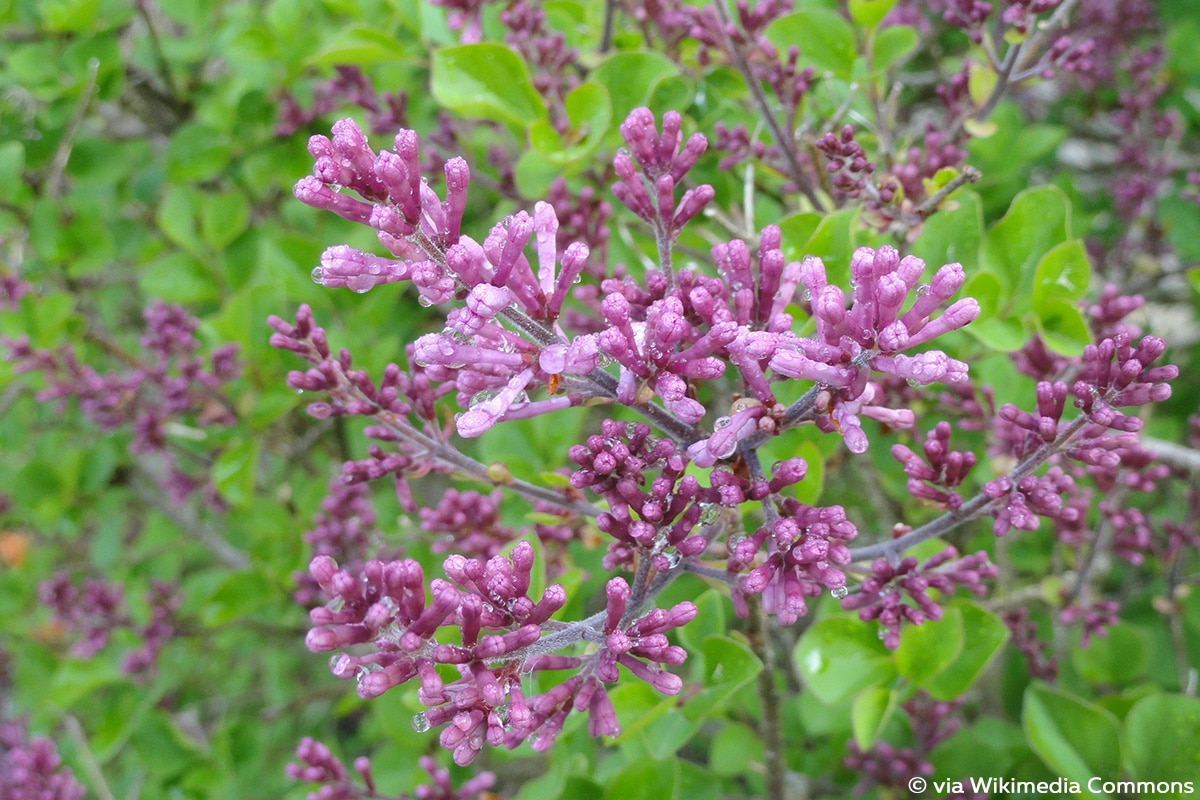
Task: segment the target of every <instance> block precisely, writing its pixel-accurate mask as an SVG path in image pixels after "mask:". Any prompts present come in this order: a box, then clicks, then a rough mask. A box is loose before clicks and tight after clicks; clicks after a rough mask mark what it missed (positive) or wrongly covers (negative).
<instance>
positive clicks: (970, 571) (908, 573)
mask: <svg viewBox="0 0 1200 800" xmlns="http://www.w3.org/2000/svg"><path fill="white" fill-rule="evenodd" d="M918 564H919V566H918ZM996 573H997V569H996V567H995V566H994V565H993V564H991V563H990V562H989V561H988V555H987V553H985V552H983V551H982V550H981V551H979V552H978V553H972V554H971V555H968V556H963V557H961V558H960V557H959V555H958V551H957V550H956V549H955V548H953V547H946V548H945V549H944V550H942V551H941V552H940V553H938V554H937V555H934V556H932V557H931V558H928V559H926V560H925V561H924V562H918V560H917V559H916V558H913V557H912V556H909V557H908V558H905V559H904V560H902V561H901V562H900V563H899V564H898V565H895V566H893V565H892V564H890V563H889V562H888V561H887V560H886V559H882V558H881V559H877V560H876V561H875V562H874V563H873V564H871V577H869V578H867V579H866V580H865V581H863V582H862V584H860V585H859V587H858V590H857V591H856V592H855V593H854V594H852V595H849V596H846V597H844V599H843V600H842V608H844V609H846V610H848V611H853V610H857V611H858V617H859V619H861V620H862V621H863V622H870V621H872V620H878V622H879V624H880V626H881V628H880V638H881V639H882V640H883V643H884V644H885V645H887V646H888V648H889V649H892V650H895V649H896V648H897V647H899V646H900V628H901V625H902V623H909V624H911V625H920V624H921V623H923V622H924V621H925V620H927V619H933V620H937V619H941V618H942V607H941V606H940V605H939V604H938V602H937V601H936V600H935V599H934V598H933V597H930V596H929V591H930V590H934V591H936V592H938V595H939V597H942V598H945V597H950V596H952V595H953V594H954V593H955V591H957V590H958V588H959V587H962V588H964V589H966V590H967V591H969V592H971V593H972V594H975V595H983V594H986V593H987V588H986V587H985V586H984V584H983V580H985V579H988V578H994V577H995V576H996ZM906 596H907V597H908V599H909V600H911V604H910V603H906V602H904V600H905V597H906Z"/></svg>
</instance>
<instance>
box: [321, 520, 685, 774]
mask: <svg viewBox="0 0 1200 800" xmlns="http://www.w3.org/2000/svg"><path fill="white" fill-rule="evenodd" d="M532 568H533V548H532V546H531V545H529V544H528V543H527V542H520V543H518V544H517V545H516V547H515V548H513V550H512V551H511V553H510V554H509V556H508V557H507V558H506V557H503V556H495V557H493V558H490V559H488V560H487V561H486V562H485V561H479V560H473V559H468V558H466V557H464V556H461V555H452V556H450V557H449V558H448V559H446V562H445V564H444V570H445V573H446V577H447V578H448V580H445V581H443V580H435V581H433V582H432V583H431V585H430V590H431V592H432V599H431V600H430V601H429V602H426V599H425V592H424V580H423V575H422V570H421V568H420V566H419V565H418V564H417V563H416V562H414V561H410V560H406V561H393V562H388V563H384V562H380V561H371V562H368V563H367V564H366V565H365V566H364V567H363V570H362V573H361V576H356V575H354V574H351V573H349V572H347V571H345V570H341V569H339V568H338V567H337V564H336V563H335V562H334V561H333V560H332V559H330V558H328V557H323V556H319V557H317V558H316V559H314V560H313V563H312V565H311V568H310V569H311V571H312V574H313V577H314V578H315V579H316V580H317V582H318V583H319V584H320V585H321V588H322V589H323V590H324V591H325V593H326V595H327V596H329V597H331V598H333V600H332V602H331V603H329V604H328V605H326V606H324V607H321V608H316V609H313V610H312V612H311V614H310V616H311V620H312V623H313V628H312V630H311V631H310V632H309V634H308V637H307V639H306V643H307V645H308V647H309V649H310V650H312V651H314V652H329V651H335V650H341V649H343V648H347V647H351V646H355V645H368V647H367V648H366V649H365V650H364V648H362V647H358V648H356V652H358V653H359V654H358V655H351V654H349V653H342V654H340V655H338V656H336V657H335V658H334V659H333V661H332V662H331V671H332V672H333V674H334V675H337V676H338V677H343V678H354V679H356V680H357V682H358V692H359V694H360V695H361V696H363V697H375V696H378V695H380V694H382V693H383V692H385V691H387V690H388V689H391V688H393V687H394V686H397V685H399V684H400V683H403V682H405V681H408V680H410V679H412V678H417V679H418V681H419V683H420V688H419V690H418V698H419V699H420V701H421V702H422V703H423V704H424V705H425V706H427V710H426V711H424V712H421V713H420V714H418V715H417V717H416V718H415V719H414V723H413V724H414V727H416V728H418V729H420V730H426V729H428V728H429V727H435V726H436V727H441V726H445V727H444V728H443V730H442V734H441V737H440V738H441V743H442V746H443V747H445V748H446V749H447V750H450V751H452V753H453V755H454V760H455V762H456V763H458V764H460V765H461V764H467V763H470V762H471V761H473V760H474V759H475V757H476V756H477V755H478V754H479V752H480V751H481V750H482V749H483V747H484V745H485V744H491V745H494V746H497V745H503V746H506V747H510V748H511V747H516V746H517V745H519V744H521V743H522V742H523V741H524V740H525V739H526V738H527V737H528V736H530V735H534V736H535V739H534V747H535V748H536V749H542V748H544V747H548V746H549V744H550V743H551V742H553V740H554V738H555V737H556V736H557V735H558V733H559V732H560V731H561V729H562V724H563V721H564V720H565V718H566V716H567V714H569V713H570V711H571V710H572V709H574V710H584V709H587V710H588V711H589V717H590V720H591V722H590V728H591V729H592V731H593V733H594V734H595V735H602V734H603V735H610V736H611V735H616V731H617V727H616V718H615V715H614V713H613V711H612V705H611V703H610V702H609V701H608V700H607V693H606V692H605V690H604V688H603V686H604V684H608V683H613V682H615V681H616V680H617V677H618V675H617V670H616V667H617V664H622V665H624V666H626V667H627V668H628V669H629V670H630V671H631V672H632V673H633V674H634V675H636V676H637V677H639V678H641V679H643V680H646V681H648V682H649V683H651V684H652V685H653V686H654V687H655V688H657V689H659V690H660V691H663V692H666V693H668V694H675V693H677V692H678V691H679V689H680V686H681V681H680V679H679V678H678V677H676V676H674V675H672V674H671V673H669V672H666V671H664V670H663V666H664V665H665V666H676V665H678V664H681V663H682V662H683V659H684V657H685V654H684V652H683V650H682V649H681V648H678V647H675V646H672V645H669V644H668V642H667V639H666V636H665V633H666V632H667V631H669V630H670V629H672V628H675V627H678V626H680V625H683V624H685V623H687V622H688V621H690V620H691V619H692V618H693V617H694V616H695V613H696V610H695V607H694V606H692V605H691V604H690V603H683V604H680V605H677V606H675V607H674V608H672V609H670V610H662V609H652V610H650V611H649V612H646V613H645V614H640V613H635V609H634V608H632V607H631V606H629V600H630V597H631V594H630V592H629V589H628V586H627V585H625V584H624V583H623V582H621V583H619V584H618V583H613V582H610V584H609V591H608V609H607V610H606V611H605V612H604V613H603V614H600V615H596V616H594V617H593V618H590V620H588V621H585V622H582V623H575V624H571V625H567V624H564V623H558V622H554V621H553V620H552V619H551V618H552V616H553V614H554V613H555V612H556V611H557V610H558V609H559V608H561V607H562V605H563V603H565V601H566V594H565V592H564V590H563V588H562V587H561V586H560V585H558V584H552V585H550V586H548V587H547V588H546V589H545V590H544V591H543V593H542V595H541V597H540V598H538V599H535V598H533V597H530V596H529V590H530V581H531V571H532ZM614 580H617V579H614ZM622 586H624V588H622ZM441 627H449V628H454V629H457V631H458V639H457V641H458V643H447V642H445V641H444V640H443V639H435V638H434V634H435V633H436V632H437V630H438V629H439V628H441ZM579 641H590V642H593V643H599V644H601V645H602V646H601V647H600V648H599V649H598V650H597V651H595V652H594V653H592V654H591V655H589V656H558V655H552V653H553V652H554V651H555V650H557V649H559V648H562V647H567V646H569V645H571V644H574V643H576V642H579ZM437 665H450V666H453V667H455V668H456V669H457V671H458V673H459V678H458V679H457V680H454V681H449V682H448V681H447V680H446V679H445V678H443V677H442V675H441V674H440V673H439V672H438V670H437V669H436V666H437ZM562 669H574V670H576V671H577V674H576V675H575V676H574V677H572V678H568V679H567V681H566V682H564V683H561V684H559V685H558V686H556V687H554V688H552V689H550V690H549V691H547V692H546V693H544V694H542V695H537V696H534V697H529V698H526V697H525V696H524V694H523V693H522V690H521V679H520V676H521V675H522V674H525V673H527V672H529V671H541V670H562Z"/></svg>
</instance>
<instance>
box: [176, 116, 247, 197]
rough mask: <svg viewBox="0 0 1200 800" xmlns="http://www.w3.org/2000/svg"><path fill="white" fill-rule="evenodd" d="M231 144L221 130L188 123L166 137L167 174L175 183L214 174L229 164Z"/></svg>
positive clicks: (231, 150) (215, 175) (204, 178)
mask: <svg viewBox="0 0 1200 800" xmlns="http://www.w3.org/2000/svg"><path fill="white" fill-rule="evenodd" d="M232 155H233V147H232V144H231V143H230V141H229V137H228V136H227V135H226V134H225V133H223V132H222V131H220V130H217V129H216V128H212V127H210V126H208V125H204V124H200V123H187V124H184V125H182V126H180V127H179V128H177V129H176V130H175V132H174V133H172V134H171V137H170V138H169V139H168V140H167V177H168V178H170V179H171V181H173V182H175V183H184V182H188V181H205V180H209V179H210V178H216V177H217V176H219V175H220V174H221V173H222V172H224V171H225V169H226V168H227V167H228V165H229V161H230V159H231V158H232Z"/></svg>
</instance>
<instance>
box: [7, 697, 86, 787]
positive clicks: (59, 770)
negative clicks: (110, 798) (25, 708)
mask: <svg viewBox="0 0 1200 800" xmlns="http://www.w3.org/2000/svg"><path fill="white" fill-rule="evenodd" d="M86 793H87V790H86V789H85V788H84V786H83V784H81V783H79V781H77V780H76V779H75V776H74V774H73V773H72V772H71V770H70V769H68V768H67V767H65V766H63V763H62V758H61V757H60V756H59V754H58V748H57V747H55V745H54V742H52V741H51V740H49V739H47V738H44V737H41V736H36V737H30V736H29V733H28V730H27V726H26V723H25V721H24V720H22V719H6V718H5V717H4V716H3V714H2V713H0V797H4V798H6V800H82V799H83V797H84V795H85V794H86Z"/></svg>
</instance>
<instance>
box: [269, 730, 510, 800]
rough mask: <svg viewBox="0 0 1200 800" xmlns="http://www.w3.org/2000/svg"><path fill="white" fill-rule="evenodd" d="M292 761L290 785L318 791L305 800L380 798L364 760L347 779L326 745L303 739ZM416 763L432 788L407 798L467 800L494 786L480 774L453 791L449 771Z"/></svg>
mask: <svg viewBox="0 0 1200 800" xmlns="http://www.w3.org/2000/svg"><path fill="white" fill-rule="evenodd" d="M296 759H297V760H296V761H294V762H292V763H290V764H288V765H287V769H286V772H287V776H288V777H289V778H291V779H292V780H294V781H299V782H301V783H312V784H317V785H319V787H320V788H319V789H317V790H316V791H313V792H310V793H309V795H308V800H366V798H383V797H384V795H381V794H379V793H378V790H377V788H376V785H375V777H374V775H373V774H372V770H371V760H370V759H369V758H367V757H366V756H359V757H358V758H356V759H354V776H351V774H350V771H349V770H348V769H346V765H345V764H343V763H342V760H341V759H339V758H338V757H337V756H336V755H334V754H333V752H332V751H331V750H330V749H329V748H328V747H327V746H326V745H324V744H322V743H321V742H318V741H316V740H315V739H313V738H312V737H309V736H306V737H304V738H303V739H301V740H300V743H299V744H298V745H296ZM417 763H418V764H419V765H420V766H421V769H423V770H425V772H426V773H428V775H429V777H430V779H432V781H433V782H432V784H421V785H419V786H417V787H416V789H414V790H413V793H412V795H411V796H412V797H416V798H420V799H421V800H467V798H470V797H475V796H477V795H478V794H480V793H481V792H483V791H485V790H487V789H490V788H491V787H492V785H493V784H494V783H495V782H496V776H495V775H494V774H493V773H491V772H481V773H479V774H478V775H476V776H475V777H473V778H471V779H470V780H468V781H466V782H465V783H464V784H463V785H462V786H460V787H458V788H457V789H455V788H454V785H453V784H452V783H451V782H450V771H449V770H447V769H445V768H442V767H439V766H438V765H437V762H436V761H434V760H433V759H432V758H431V757H429V756H421V757H420V758H419V759H417ZM355 777H357V781H356V780H355ZM360 782H361V785H359V784H360ZM408 798H409V795H407V794H401V795H398V796H397V797H396V800H408Z"/></svg>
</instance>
